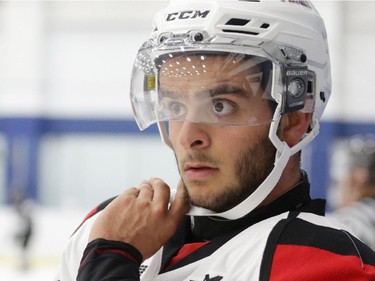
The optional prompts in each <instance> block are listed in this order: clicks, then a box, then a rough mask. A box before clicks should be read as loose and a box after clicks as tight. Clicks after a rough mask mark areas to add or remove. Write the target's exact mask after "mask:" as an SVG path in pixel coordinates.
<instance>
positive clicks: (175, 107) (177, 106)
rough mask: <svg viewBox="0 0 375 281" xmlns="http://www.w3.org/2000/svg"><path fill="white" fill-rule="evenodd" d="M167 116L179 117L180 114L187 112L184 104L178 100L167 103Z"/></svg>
mask: <svg viewBox="0 0 375 281" xmlns="http://www.w3.org/2000/svg"><path fill="white" fill-rule="evenodd" d="M167 108H168V112H169V116H170V117H172V118H179V117H181V116H184V115H185V114H186V112H187V109H186V106H185V105H184V104H182V103H179V102H173V103H170V104H168V106H167Z"/></svg>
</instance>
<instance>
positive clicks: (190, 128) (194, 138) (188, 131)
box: [178, 121, 210, 150]
mask: <svg viewBox="0 0 375 281" xmlns="http://www.w3.org/2000/svg"><path fill="white" fill-rule="evenodd" d="M207 127H208V125H205V124H201V123H196V122H191V121H184V122H183V123H182V125H181V129H180V132H179V137H178V141H179V143H180V144H181V145H182V146H183V147H184V148H185V149H186V150H191V149H202V148H206V147H208V146H209V145H210V136H209V132H208V128H207Z"/></svg>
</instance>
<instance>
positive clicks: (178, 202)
mask: <svg viewBox="0 0 375 281" xmlns="http://www.w3.org/2000/svg"><path fill="white" fill-rule="evenodd" d="M189 210H190V203H189V199H188V195H187V191H186V187H185V185H184V183H183V182H182V180H180V182H179V183H178V186H177V192H176V196H175V199H174V200H173V202H172V203H171V206H170V215H171V216H173V217H176V218H182V217H183V216H184V215H185V214H186V213H187V212H188V211H189Z"/></svg>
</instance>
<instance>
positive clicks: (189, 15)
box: [166, 11, 210, 21]
mask: <svg viewBox="0 0 375 281" xmlns="http://www.w3.org/2000/svg"><path fill="white" fill-rule="evenodd" d="M209 12H210V11H182V12H176V13H170V14H168V15H167V18H166V21H173V20H176V19H179V20H186V19H195V18H205V17H206V16H207V15H208V13H209Z"/></svg>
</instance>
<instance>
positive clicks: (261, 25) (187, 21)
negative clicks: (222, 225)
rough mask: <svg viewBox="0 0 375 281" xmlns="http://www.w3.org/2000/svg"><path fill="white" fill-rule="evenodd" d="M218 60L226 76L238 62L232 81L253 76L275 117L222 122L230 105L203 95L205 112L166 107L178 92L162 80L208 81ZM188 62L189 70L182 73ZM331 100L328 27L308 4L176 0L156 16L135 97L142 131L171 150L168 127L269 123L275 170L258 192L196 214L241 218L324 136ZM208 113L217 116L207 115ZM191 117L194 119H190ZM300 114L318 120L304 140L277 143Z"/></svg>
mask: <svg viewBox="0 0 375 281" xmlns="http://www.w3.org/2000/svg"><path fill="white" fill-rule="evenodd" d="M215 55H219V56H221V57H225V60H224V61H225V62H226V63H223V66H222V67H223V70H224V69H226V70H228V68H227V67H228V66H227V64H228V62H232V66H231V68H230V71H226V72H225V71H223V73H230V75H231V76H230V77H229V76H228V77H226V78H227V79H230V78H233V77H234V76H235V74H238V73H241V72H243V71H247V72H246V73H247V75H248V76H247V77H248V79H247V81H248V85H247V88H248V89H251V91H252V94H253V95H254V96H257V95H258V93H260V94H259V96H260V98H261V99H268V100H269V101H270V104H273V105H274V106H273V116H272V117H271V118H268V119H260V118H258V117H257V116H258V115H257V114H254V112H252V111H250V110H247V111H246V114H242V115H241V116H242V117H241V118H238V119H230V118H229V119H228V118H221V116H219V117H217V114H216V113H218V112H216V111H215V110H223V109H225V108H224V105H222V104H217V103H215V100H214V98H212V96H213V95H212V93H210V91H205V89H201V93H200V94H199V98H200V99H201V104H202V106H201V107H199V108H194V109H190V108H189V107H190V105H187V104H185V101H184V100H183V99H182V101H180V100H181V95H180V96H179V97H178V99H179V104H178V107H177V108H176V107H174V108H171V107H170V106H169V105H167V104H168V103H166V102H165V101H164V99H165V98H170V96H171V95H173V93H172V94H171V93H166V92H165V90H163V89H161V88H162V86H163V85H160V78H161V77H162V76H166V75H168V76H169V77H171V78H173V79H175V81H177V82H178V81H179V79H180V78H182V77H186V76H188V75H190V76H193V79H191V81H194V76H196V77H198V76H199V75H204V72H205V69H204V68H205V67H206V65H205V63H204V61H205V60H207V59H209V57H210V56H215ZM194 57H195V58H196V57H199V58H201V61H202V62H199V60H198V61H197V59H195V60H194V64H193V65H187V64H186V62H190V61H192V60H193V59H194ZM182 62H185V64H184V67H180V66H179V65H180V63H182ZM233 65H235V66H233ZM228 75H229V74H228ZM200 77H202V76H200ZM195 84H197V83H195ZM189 86H190V85H189ZM192 86H193V85H192ZM195 87H199V85H197V86H195ZM202 93H203V94H202ZM330 93H331V74H330V60H329V51H328V44H327V37H326V31H325V26H324V22H323V20H322V18H321V17H320V15H319V13H318V12H317V10H316V9H315V8H314V6H313V5H312V4H311V3H310V2H309V1H305V0H216V1H214V0H172V1H171V2H170V4H169V5H168V6H167V7H166V8H165V9H164V10H162V11H160V12H159V13H158V14H157V15H156V16H155V18H154V30H153V32H152V33H151V38H150V39H149V40H147V41H146V42H145V43H144V44H143V45H142V47H141V48H140V49H139V51H138V54H137V57H136V60H135V63H134V67H133V74H132V81H131V92H130V96H131V102H132V107H133V111H134V115H135V119H136V121H137V124H138V126H139V127H140V129H141V130H143V129H145V128H147V127H148V126H150V125H151V124H154V123H157V124H158V127H159V131H160V134H161V137H162V139H163V141H164V142H165V143H167V144H168V145H170V142H169V139H168V130H167V125H166V123H167V122H168V121H170V120H180V121H185V120H188V121H190V122H198V123H199V122H200V123H206V124H212V125H227V126H256V125H260V124H265V123H270V124H271V125H270V131H269V138H270V140H271V141H272V143H273V145H274V146H275V147H276V149H277V153H276V156H275V164H274V169H273V170H272V172H271V173H270V174H269V175H268V177H267V178H266V179H265V180H264V182H263V183H262V184H261V185H260V186H259V187H258V188H257V189H256V191H255V192H254V193H253V194H251V195H250V196H249V197H248V198H246V199H245V200H244V201H242V202H241V203H240V204H239V205H237V206H235V207H234V208H233V209H230V210H228V211H226V212H223V213H214V212H213V211H211V210H206V209H202V208H196V207H195V208H192V210H191V212H190V213H191V214H192V215H209V216H215V215H216V216H220V217H225V218H228V219H236V218H240V217H242V216H244V215H246V214H248V213H249V212H250V211H252V210H253V209H254V208H256V207H257V206H258V205H259V204H260V203H261V202H262V201H263V200H264V199H265V198H266V196H267V195H268V194H269V193H270V192H271V191H272V189H273V188H274V187H275V185H276V183H277V182H278V181H279V179H280V176H281V173H282V172H283V169H284V168H285V165H286V164H287V162H288V160H289V158H290V156H291V155H293V154H294V153H296V152H298V151H300V150H301V149H302V148H303V147H304V146H306V144H308V143H310V142H311V140H312V139H313V138H314V137H315V136H316V135H317V134H318V132H319V119H320V117H321V115H322V113H323V111H324V108H325V106H326V104H327V102H328V99H329V97H330ZM169 104H170V103H169ZM195 104H199V103H195ZM207 108H212V111H215V112H210V113H207ZM190 110H191V111H194V113H195V114H186V113H187V112H188V111H190ZM298 110H301V111H304V112H311V113H312V115H313V117H312V121H311V124H310V128H309V130H308V132H306V134H305V135H304V137H303V138H302V139H301V141H300V142H299V143H298V144H296V145H295V146H293V147H289V146H288V145H287V144H286V143H285V142H282V141H281V140H280V139H279V138H278V136H277V127H278V124H279V121H280V117H281V116H282V115H283V114H288V113H290V112H294V111H298ZM192 116H193V117H192Z"/></svg>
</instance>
